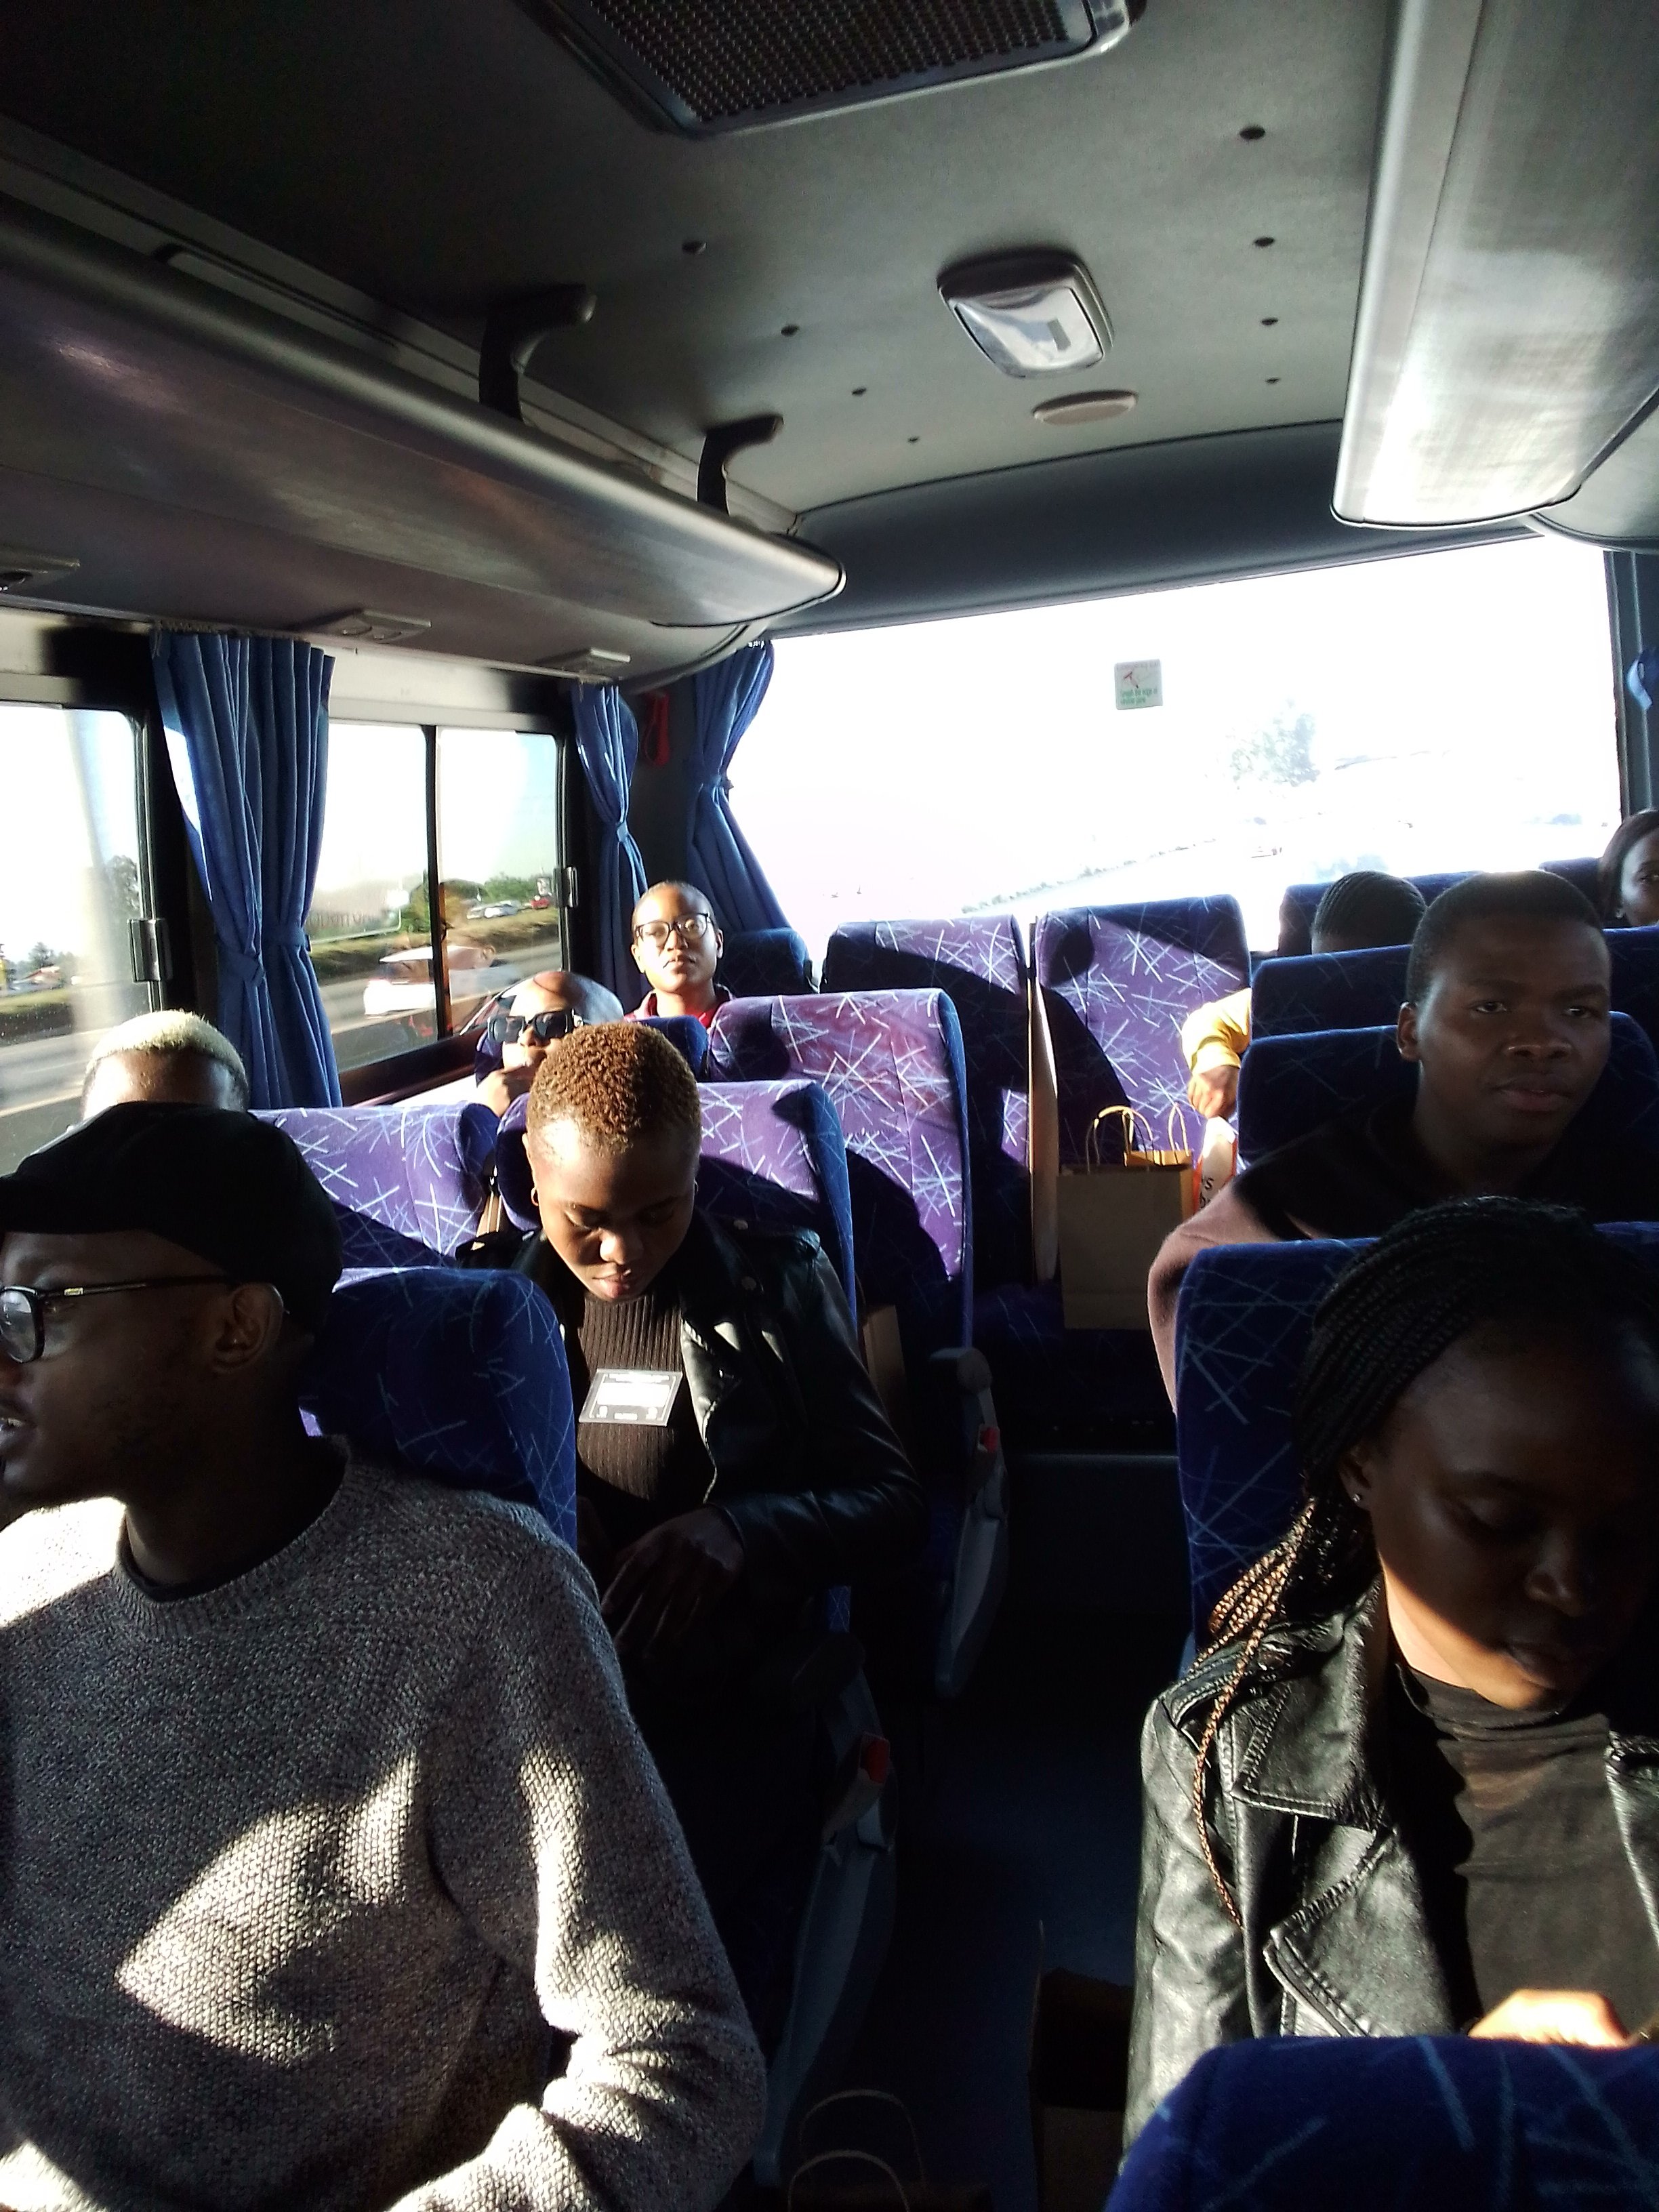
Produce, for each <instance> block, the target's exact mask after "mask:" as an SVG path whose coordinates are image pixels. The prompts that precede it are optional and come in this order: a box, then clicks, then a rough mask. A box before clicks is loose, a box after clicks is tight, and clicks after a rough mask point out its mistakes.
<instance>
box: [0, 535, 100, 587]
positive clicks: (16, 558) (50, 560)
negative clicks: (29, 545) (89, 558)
mask: <svg viewBox="0 0 1659 2212" xmlns="http://www.w3.org/2000/svg"><path fill="white" fill-rule="evenodd" d="M80 565H81V563H80V562H78V561H75V560H71V559H70V558H69V557H68V556H65V555H64V554H61V553H25V552H22V551H21V550H19V549H18V547H16V546H15V545H0V592H40V591H44V590H45V589H46V587H47V586H50V585H51V584H52V582H53V581H54V580H56V579H57V578H58V577H59V576H69V575H72V574H74V572H75V571H76V569H77V568H79V567H80Z"/></svg>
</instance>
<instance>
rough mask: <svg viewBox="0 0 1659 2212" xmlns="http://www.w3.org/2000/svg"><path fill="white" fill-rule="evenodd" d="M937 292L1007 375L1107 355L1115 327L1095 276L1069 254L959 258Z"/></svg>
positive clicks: (1038, 372)
mask: <svg viewBox="0 0 1659 2212" xmlns="http://www.w3.org/2000/svg"><path fill="white" fill-rule="evenodd" d="M939 297H940V298H941V299H942V300H943V301H945V306H946V307H949V308H950V310H951V313H952V314H953V315H955V317H956V319H957V321H958V322H959V323H960V324H961V325H962V327H963V330H964V331H967V333H968V335H969V337H970V338H972V340H973V342H974V343H975V345H976V346H977V347H978V348H979V349H980V351H981V353H982V354H983V355H984V356H985V358H986V359H987V361H989V362H994V364H995V366H996V367H997V368H1000V370H1001V371H1002V373H1003V374H1004V375H1005V376H1063V375H1065V374H1067V373H1068V372H1069V371H1071V370H1074V369H1079V368H1093V367H1094V366H1095V363H1096V362H1098V361H1103V359H1104V358H1105V354H1106V349H1107V347H1108V346H1109V345H1110V343H1112V325H1111V323H1110V321H1109V319H1108V317H1107V313H1106V310H1105V308H1104V307H1103V305H1102V304H1101V298H1100V295H1099V293H1098V292H1097V291H1096V289H1095V288H1094V283H1093V280H1092V279H1091V276H1090V275H1089V272H1088V270H1086V269H1085V268H1084V267H1083V265H1082V264H1081V263H1080V262H1078V261H1074V260H1073V259H1072V258H1071V256H1070V255H1069V254H1065V253H1044V252H1031V253H1000V254H998V255H996V256H995V257H994V258H993V259H990V260H987V261H962V262H958V263H957V264H956V266H955V267H954V268H951V269H947V270H945V273H944V274H943V276H940V278H939Z"/></svg>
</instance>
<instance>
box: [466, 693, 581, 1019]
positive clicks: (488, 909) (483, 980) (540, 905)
mask: <svg viewBox="0 0 1659 2212" xmlns="http://www.w3.org/2000/svg"><path fill="white" fill-rule="evenodd" d="M560 851H561V841H560V830H559V742H558V739H557V738H553V737H550V736H548V735H546V734H544V733H543V732H535V731H524V730H440V731H439V732H438V855H439V865H440V866H441V868H442V870H443V890H444V919H445V921H446V923H447V934H446V937H445V940H444V942H445V958H446V965H447V969H448V972H449V995H450V1018H451V1021H452V1023H453V1026H454V1027H455V1028H457V1029H459V1028H461V1027H463V1026H464V1025H465V1023H466V1021H467V1019H468V1018H469V1017H470V1016H471V1015H472V1014H474V1013H476V1012H477V1010H478V1008H479V1006H481V1005H482V1003H483V1000H485V999H486V998H487V997H488V996H489V994H490V993H491V992H492V991H495V990H499V989H501V987H503V986H504V985H506V984H507V983H511V982H514V981H517V980H518V978H519V977H520V976H523V975H535V974H536V973H537V971H538V969H543V968H562V967H563V965H564V947H563V941H562V936H561V933H560V923H559V910H558V891H559V860H560Z"/></svg>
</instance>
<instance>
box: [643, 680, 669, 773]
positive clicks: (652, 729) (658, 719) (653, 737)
mask: <svg viewBox="0 0 1659 2212" xmlns="http://www.w3.org/2000/svg"><path fill="white" fill-rule="evenodd" d="M635 715H636V717H637V719H638V721H639V726H640V758H641V760H642V761H643V762H644V763H645V764H646V766H647V768H666V767H667V765H668V694H667V692H665V691H647V693H646V694H645V696H644V697H643V698H642V699H639V700H636V701H635Z"/></svg>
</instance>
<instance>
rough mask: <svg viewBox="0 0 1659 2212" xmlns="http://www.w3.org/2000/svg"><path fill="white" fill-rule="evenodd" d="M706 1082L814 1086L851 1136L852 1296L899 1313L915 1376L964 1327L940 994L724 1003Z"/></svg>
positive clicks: (958, 1340)
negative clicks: (789, 1081) (790, 1078)
mask: <svg viewBox="0 0 1659 2212" xmlns="http://www.w3.org/2000/svg"><path fill="white" fill-rule="evenodd" d="M708 1072H709V1074H710V1075H711V1077H713V1078H714V1079H717V1080H724V1081H736V1082H740V1083H742V1082H752V1081H754V1080H756V1079H775V1078H777V1077H780V1076H786V1075H797V1076H802V1075H804V1076H806V1077H807V1078H809V1079H811V1081H813V1082H815V1083H821V1084H822V1085H823V1087H824V1089H825V1090H826V1091H828V1092H829V1099H830V1103H831V1104H832V1105H833V1106H834V1107H835V1109H836V1114H837V1115H838V1116H839V1117H840V1121H841V1126H842V1131H843V1133H844V1134H845V1136H846V1139H847V1173H848V1184H849V1186H850V1188H851V1191H852V1204H853V1254H854V1261H855V1263H856V1265H857V1268H858V1279H859V1287H860V1291H861V1292H862V1299H861V1304H862V1305H863V1307H864V1308H865V1309H866V1310H868V1309H869V1308H871V1307H872V1306H882V1305H891V1306H894V1307H896V1309H897V1310H898V1317H899V1328H900V1331H901V1334H902V1336H903V1339H904V1350H905V1358H906V1362H907V1364H908V1365H909V1366H910V1368H911V1370H912V1371H913V1372H914V1371H916V1370H919V1369H920V1368H921V1366H923V1365H925V1364H926V1362H927V1358H928V1357H929V1355H930V1354H931V1353H933V1352H936V1351H938V1350H939V1348H940V1347H941V1346H945V1345H960V1344H966V1343H967V1342H968V1341H969V1330H970V1328H971V1327H972V1323H973V1255H972V1251H971V1249H970V1239H971V1235H972V1225H971V1220H970V1218H969V1194H968V1183H967V1177H966V1175H965V1174H964V1172H963V1170H964V1164H965V1161H966V1157H967V1142H966V1136H967V1129H966V1107H965V1103H964V1079H963V1065H962V1032H961V1030H960V1029H959V1028H958V1026H957V1017H956V1010H955V1009H954V1007H953V1006H951V1002H950V1000H948V999H947V998H945V995H944V994H943V993H942V992H939V991H864V992H860V993H856V994H853V993H846V992H841V993H834V992H828V991H825V992H820V993H819V994H817V995H816V996H814V997H811V998H805V997H801V998H789V999H732V1000H728V1002H727V1003H726V1005H725V1006H722V1007H721V1008H720V1012H718V1013H717V1014H716V1015H715V1017H714V1028H713V1030H712V1031H711V1033H710V1036H709V1066H708Z"/></svg>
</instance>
